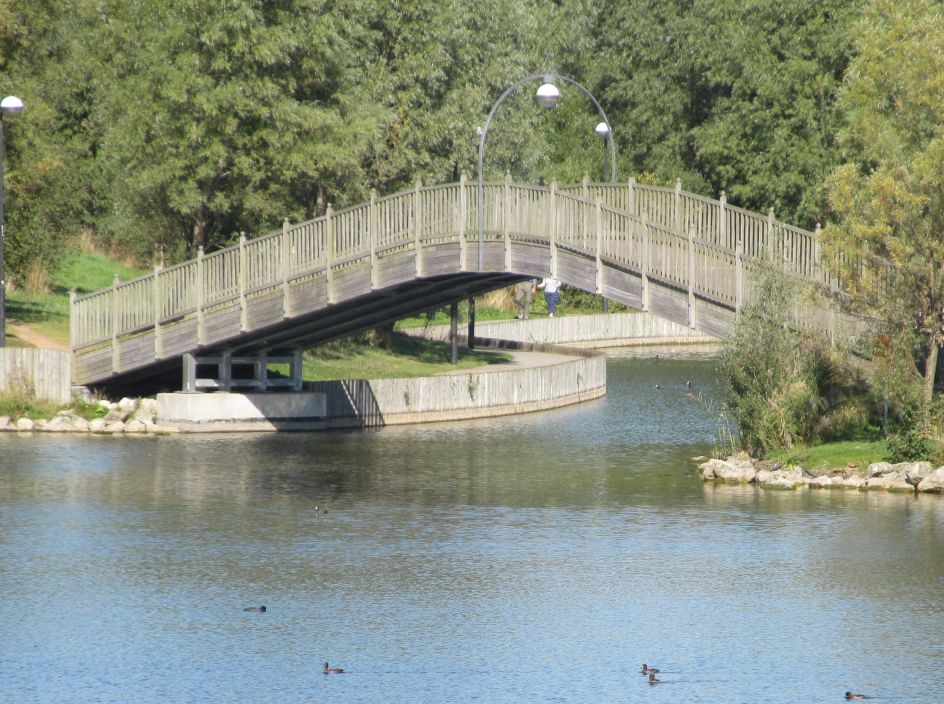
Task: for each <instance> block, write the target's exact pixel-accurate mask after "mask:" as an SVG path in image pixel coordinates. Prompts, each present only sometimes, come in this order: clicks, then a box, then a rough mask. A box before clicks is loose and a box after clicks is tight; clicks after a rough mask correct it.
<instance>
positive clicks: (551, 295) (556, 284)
mask: <svg viewBox="0 0 944 704" xmlns="http://www.w3.org/2000/svg"><path fill="white" fill-rule="evenodd" d="M560 287H561V282H560V281H558V280H557V279H551V278H545V279H541V283H539V284H538V288H540V289H544V301H545V302H546V303H547V317H548V318H553V317H554V313H556V312H557V302H558V301H559V300H560Z"/></svg>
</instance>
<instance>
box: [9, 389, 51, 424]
mask: <svg viewBox="0 0 944 704" xmlns="http://www.w3.org/2000/svg"><path fill="white" fill-rule="evenodd" d="M63 408H64V406H62V405H61V404H58V403H55V402H53V401H40V400H37V399H35V398H32V397H31V396H30V395H29V394H26V393H21V392H18V391H0V416H10V418H30V419H32V420H39V419H40V418H52V417H53V416H54V415H56V413H58V412H59V411H60V410H62V409H63Z"/></svg>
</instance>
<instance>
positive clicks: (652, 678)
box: [649, 671, 662, 684]
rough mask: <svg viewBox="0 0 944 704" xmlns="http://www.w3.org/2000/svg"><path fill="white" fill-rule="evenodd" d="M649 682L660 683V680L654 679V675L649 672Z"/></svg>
mask: <svg viewBox="0 0 944 704" xmlns="http://www.w3.org/2000/svg"><path fill="white" fill-rule="evenodd" d="M649 684H662V680H659V679H656V676H655V675H654V674H652V672H651V671H650V672H649Z"/></svg>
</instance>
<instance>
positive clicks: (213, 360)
mask: <svg viewBox="0 0 944 704" xmlns="http://www.w3.org/2000/svg"><path fill="white" fill-rule="evenodd" d="M270 365H287V366H288V373H287V374H285V375H284V376H278V377H274V378H270V377H269V371H270V370H269V367H270ZM279 371H281V370H279ZM181 386H182V389H183V390H184V391H186V392H190V393H193V392H196V391H256V392H263V393H264V392H266V391H270V390H272V389H284V390H288V391H301V390H302V350H301V348H294V349H288V350H263V351H261V352H258V353H256V354H243V355H234V354H233V352H232V350H228V349H227V350H219V351H209V352H206V353H200V354H194V353H192V352H188V353H186V354H184V355H183V382H182V385H181Z"/></svg>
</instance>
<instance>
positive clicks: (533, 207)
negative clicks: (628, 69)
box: [71, 178, 830, 349]
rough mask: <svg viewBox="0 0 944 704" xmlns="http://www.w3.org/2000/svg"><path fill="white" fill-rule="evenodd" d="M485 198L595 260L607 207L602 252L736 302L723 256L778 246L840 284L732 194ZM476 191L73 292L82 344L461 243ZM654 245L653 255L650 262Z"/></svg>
mask: <svg viewBox="0 0 944 704" xmlns="http://www.w3.org/2000/svg"><path fill="white" fill-rule="evenodd" d="M484 194H485V203H484V205H485V208H484V218H485V220H484V224H485V227H484V232H485V235H486V237H487V238H490V239H493V238H495V237H503V236H510V234H511V233H516V236H520V235H523V234H525V233H530V234H529V235H528V236H529V237H533V238H535V239H538V240H542V241H544V242H548V243H550V242H554V243H556V244H560V245H561V246H567V247H568V248H575V249H576V250H579V251H581V252H583V253H584V254H587V255H588V256H593V255H594V248H595V247H596V246H597V244H596V240H597V237H596V235H595V234H594V233H593V229H594V228H595V227H596V224H595V219H596V217H597V216H596V215H594V212H596V209H598V210H599V212H600V216H599V217H600V219H601V221H605V223H606V226H605V227H604V228H603V229H604V230H605V231H606V235H605V236H603V235H602V234H601V237H600V239H601V244H600V247H601V250H600V255H601V256H604V257H606V258H608V259H611V260H613V261H619V262H621V263H623V264H625V265H628V266H632V267H634V268H637V269H640V270H642V269H645V270H646V271H647V272H650V273H651V274H652V275H654V276H659V277H661V278H664V279H665V280H666V281H670V282H672V283H673V284H676V285H680V286H681V285H683V284H685V281H684V279H685V277H686V276H689V275H691V276H693V277H698V278H699V282H700V283H699V285H700V286H701V287H702V288H704V289H705V291H709V290H710V291H712V292H714V293H715V294H716V295H718V296H719V298H720V299H723V300H725V301H733V300H734V296H735V294H734V292H733V291H732V290H730V289H731V286H730V285H729V284H728V283H725V282H723V281H721V280H720V279H718V277H715V278H714V279H712V280H711V281H709V274H708V272H709V270H710V269H711V267H710V266H709V264H711V263H712V262H713V263H714V264H713V265H714V266H715V267H716V268H717V267H718V266H720V265H721V264H720V261H721V260H720V259H719V257H722V258H725V257H726V258H727V259H726V261H727V263H728V265H729V266H730V261H731V258H732V257H735V258H736V257H738V256H740V257H742V258H743V259H745V260H747V259H760V258H763V257H765V256H772V254H773V253H776V254H778V255H779V256H778V257H777V259H778V260H780V259H782V260H783V263H784V265H785V267H786V269H787V270H788V271H789V272H790V273H793V274H797V275H801V276H803V277H806V278H809V279H812V280H815V281H818V282H820V283H827V284H828V283H830V281H829V277H828V275H824V274H823V272H822V269H821V267H820V266H819V250H818V243H817V242H816V238H815V235H814V234H813V233H810V232H808V231H806V230H802V229H801V228H796V227H793V226H790V225H787V224H785V223H781V222H779V221H776V220H773V219H772V216H768V217H767V218H763V216H760V215H758V214H756V213H751V212H749V211H746V210H743V209H741V208H737V207H735V206H730V205H727V204H726V203H724V202H723V200H715V199H711V198H706V197H704V196H699V195H696V194H692V193H687V192H684V191H681V190H680V188H679V186H678V185H677V186H676V188H674V189H672V188H667V187H662V186H648V185H640V184H636V183H635V182H633V181H630V182H628V183H624V184H598V183H595V184H589V183H587V182H584V183H583V184H578V185H567V186H563V187H560V188H558V187H557V186H556V184H552V186H550V187H548V186H534V185H531V184H517V183H512V182H511V180H510V179H508V178H506V179H505V180H504V181H502V182H487V183H485V184H484ZM585 196H592V199H588V198H586V197H585ZM476 197H477V196H476V191H475V186H474V185H473V184H470V183H468V182H465V181H464V180H463V181H460V182H459V183H458V184H455V183H452V184H438V185H434V186H421V185H420V184H417V185H416V186H415V187H414V188H412V189H409V190H404V191H401V192H399V193H395V194H390V195H386V196H383V197H377V196H376V195H372V197H371V200H370V201H369V202H366V203H359V204H356V205H353V206H350V207H346V208H343V209H341V210H338V211H332V210H331V209H330V208H329V211H328V212H327V213H326V214H325V215H322V216H319V217H317V218H313V219H311V220H308V221H305V222H302V223H297V224H294V225H292V224H289V223H285V225H284V226H283V228H282V229H281V230H277V231H273V232H269V233H265V234H263V235H261V236H260V237H256V238H253V239H245V238H241V240H240V242H239V243H237V244H234V245H230V246H228V247H225V248H223V249H220V250H217V251H215V252H212V253H210V254H206V255H204V254H203V252H202V250H201V251H200V252H199V253H198V256H197V258H196V259H193V260H190V261H188V262H183V263H180V264H176V265H173V266H170V267H166V268H163V269H159V268H155V270H154V272H153V273H150V274H145V275H143V276H140V277H137V278H135V279H132V280H130V281H126V282H118V281H117V280H116V282H115V284H114V285H113V286H112V287H110V288H108V289H103V290H102V291H97V292H92V293H89V294H85V295H82V296H74V297H73V300H72V306H71V307H72V347H73V349H79V348H82V347H87V346H93V345H98V344H101V343H102V342H105V341H107V340H109V339H112V340H114V339H116V338H117V336H120V335H126V334H129V333H132V332H134V331H139V330H141V329H146V328H147V327H149V326H153V327H155V328H157V327H158V326H161V325H164V324H167V323H169V322H171V321H173V320H176V319H181V318H184V317H186V316H189V315H192V314H193V313H194V312H196V313H197V315H198V316H200V315H202V314H204V313H205V312H207V311H211V310H213V309H214V308H215V307H218V306H221V305H228V304H232V302H233V301H235V300H237V299H240V300H243V299H244V298H245V297H246V296H248V295H254V294H256V293H258V292H261V291H265V290H271V289H275V288H277V287H279V286H287V285H288V282H289V280H292V279H295V278H298V277H303V276H308V275H313V274H317V273H319V272H323V271H328V272H330V271H331V270H332V268H333V267H341V266H344V265H346V264H348V263H350V262H353V261H357V260H359V259H363V258H365V257H368V256H369V257H375V256H377V254H378V252H382V251H391V250H393V249H397V248H410V247H416V248H419V247H420V246H422V245H425V244H429V243H430V242H439V241H459V243H460V246H462V247H465V246H467V241H468V240H470V239H471V237H472V236H474V232H475V231H476V230H477V227H478V224H477V222H476V208H475V207H474V205H475V200H476ZM597 201H599V206H598V205H597ZM552 203H553V207H552V206H551V204H552ZM722 214H723V217H722ZM601 227H603V225H601ZM762 227H763V232H762V231H761V229H762ZM537 232H543V233H545V234H546V236H545V237H541V236H538V235H535V233H537ZM617 245H618V246H617ZM650 245H652V246H650ZM732 245H733V246H732ZM552 246H553V245H552ZM644 249H645V250H646V251H647V254H646V256H647V257H648V260H647V261H642V256H641V252H642V251H643V250H644ZM696 250H697V251H698V253H699V257H698V263H697V266H696V265H693V264H686V263H685V262H683V261H682V257H683V255H684V257H689V256H691V252H693V251H696ZM682 272H685V273H684V275H683V273H682ZM715 279H718V280H715ZM692 285H693V286H694V285H695V282H692Z"/></svg>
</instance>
